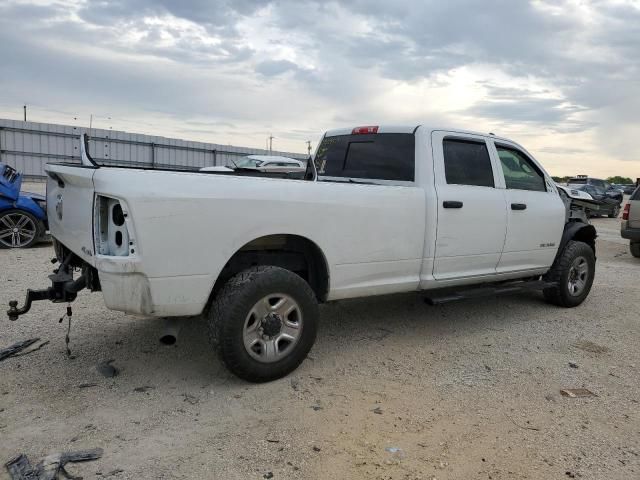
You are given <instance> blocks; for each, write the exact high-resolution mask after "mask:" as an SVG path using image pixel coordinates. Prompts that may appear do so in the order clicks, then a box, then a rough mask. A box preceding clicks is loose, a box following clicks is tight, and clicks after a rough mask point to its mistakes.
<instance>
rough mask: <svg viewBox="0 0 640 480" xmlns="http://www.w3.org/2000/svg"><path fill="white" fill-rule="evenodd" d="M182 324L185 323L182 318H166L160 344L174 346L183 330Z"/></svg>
mask: <svg viewBox="0 0 640 480" xmlns="http://www.w3.org/2000/svg"><path fill="white" fill-rule="evenodd" d="M182 322H184V319H182V318H175V317H169V318H165V319H164V325H163V327H162V335H161V336H160V343H162V344H164V345H174V344H175V343H176V342H177V341H178V335H179V334H180V330H181V329H182Z"/></svg>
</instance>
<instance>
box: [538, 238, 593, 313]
mask: <svg viewBox="0 0 640 480" xmlns="http://www.w3.org/2000/svg"><path fill="white" fill-rule="evenodd" d="M580 257H582V258H584V259H585V261H586V264H587V272H586V277H585V280H584V287H583V288H582V289H581V290H580V292H579V293H578V294H574V293H572V292H570V290H569V276H570V275H573V274H574V273H572V265H573V264H574V261H576V260H577V259H579V258H580ZM595 272H596V257H595V254H594V252H593V250H592V249H591V247H590V246H589V245H587V244H586V243H584V242H577V241H574V240H570V241H569V242H568V243H567V245H566V246H565V247H564V250H563V251H562V254H561V255H560V256H559V257H558V258H557V259H556V261H555V262H554V263H553V265H552V266H551V269H550V270H549V272H548V273H547V274H546V275H545V280H547V281H550V282H556V283H557V285H556V286H555V287H551V288H545V289H544V290H543V293H544V298H545V300H546V301H547V302H549V303H552V304H554V305H558V306H560V307H566V308H572V307H577V306H578V305H580V304H581V303H582V302H583V301H584V300H585V298H587V296H588V295H589V292H590V291H591V286H592V285H593V279H594V277H595Z"/></svg>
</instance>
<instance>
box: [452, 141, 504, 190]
mask: <svg viewBox="0 0 640 480" xmlns="http://www.w3.org/2000/svg"><path fill="white" fill-rule="evenodd" d="M442 148H443V151H444V173H445V177H446V179H447V183H448V184H450V185H475V186H479V187H494V186H495V184H494V182H493V169H492V168H491V160H490V158H489V150H488V149H487V144H486V143H485V142H478V141H473V140H459V139H452V138H445V139H444V141H443V144H442Z"/></svg>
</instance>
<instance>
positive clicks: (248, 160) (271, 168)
mask: <svg viewBox="0 0 640 480" xmlns="http://www.w3.org/2000/svg"><path fill="white" fill-rule="evenodd" d="M306 168H307V166H306V162H302V161H300V160H295V159H293V158H289V157H281V156H279V155H248V156H246V157H244V158H242V159H240V160H236V161H232V165H229V166H226V167H221V166H218V167H204V168H201V169H200V171H201V172H232V171H236V170H255V171H258V172H273V173H304V171H305V169H306Z"/></svg>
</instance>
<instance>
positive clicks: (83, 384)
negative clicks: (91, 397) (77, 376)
mask: <svg viewBox="0 0 640 480" xmlns="http://www.w3.org/2000/svg"><path fill="white" fill-rule="evenodd" d="M97 386H98V384H97V383H81V384H80V385H78V388H92V387H97Z"/></svg>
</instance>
